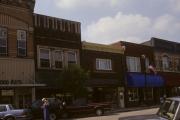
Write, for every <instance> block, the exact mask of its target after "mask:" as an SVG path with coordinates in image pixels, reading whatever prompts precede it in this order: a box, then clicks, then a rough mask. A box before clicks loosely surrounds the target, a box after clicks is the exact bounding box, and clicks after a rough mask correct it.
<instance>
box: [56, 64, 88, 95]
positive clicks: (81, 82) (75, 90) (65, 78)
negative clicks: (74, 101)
mask: <svg viewBox="0 0 180 120" xmlns="http://www.w3.org/2000/svg"><path fill="white" fill-rule="evenodd" d="M88 78H89V73H88V72H86V71H84V70H83V69H82V68H81V67H80V66H78V65H70V66H68V67H65V68H64V69H63V71H62V72H61V75H60V83H59V84H60V85H61V88H62V90H63V92H64V93H65V94H66V93H70V94H72V95H73V96H74V97H75V98H78V97H84V96H85V95H86V86H85V83H86V80H87V79H88Z"/></svg>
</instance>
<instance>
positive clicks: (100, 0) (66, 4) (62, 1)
mask: <svg viewBox="0 0 180 120" xmlns="http://www.w3.org/2000/svg"><path fill="white" fill-rule="evenodd" d="M124 1H125V0H122V1H121V3H124ZM126 1H127V0H126ZM54 2H55V4H56V5H58V6H59V7H60V8H63V9H73V8H80V7H101V6H112V7H113V6H116V5H118V4H119V3H120V1H119V0H54Z"/></svg>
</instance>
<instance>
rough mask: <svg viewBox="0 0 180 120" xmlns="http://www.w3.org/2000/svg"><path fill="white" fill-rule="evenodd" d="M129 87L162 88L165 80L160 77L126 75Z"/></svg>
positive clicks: (136, 74) (138, 74)
mask: <svg viewBox="0 0 180 120" xmlns="http://www.w3.org/2000/svg"><path fill="white" fill-rule="evenodd" d="M126 80H127V86H128V87H162V86H163V85H164V79H163V78H162V77H161V76H160V75H153V74H146V75H145V74H142V73H127V75H126Z"/></svg>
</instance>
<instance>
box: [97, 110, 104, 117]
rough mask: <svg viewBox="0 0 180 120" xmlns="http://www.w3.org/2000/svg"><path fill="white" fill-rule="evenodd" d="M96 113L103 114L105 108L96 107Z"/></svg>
mask: <svg viewBox="0 0 180 120" xmlns="http://www.w3.org/2000/svg"><path fill="white" fill-rule="evenodd" d="M96 115H97V116H101V115H103V109H102V108H97V109H96Z"/></svg>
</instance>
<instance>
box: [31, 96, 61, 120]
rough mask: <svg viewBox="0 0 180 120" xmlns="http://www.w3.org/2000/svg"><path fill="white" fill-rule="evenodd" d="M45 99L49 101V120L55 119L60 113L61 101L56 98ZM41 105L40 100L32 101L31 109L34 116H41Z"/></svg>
mask: <svg viewBox="0 0 180 120" xmlns="http://www.w3.org/2000/svg"><path fill="white" fill-rule="evenodd" d="M47 100H48V102H49V106H48V110H49V117H50V120H56V119H57V118H58V117H59V116H60V114H61V110H62V103H61V101H60V100H59V99H56V98H47ZM42 105H43V102H42V100H36V101H34V102H33V103H32V106H31V111H32V114H33V117H34V118H43V109H42Z"/></svg>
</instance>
